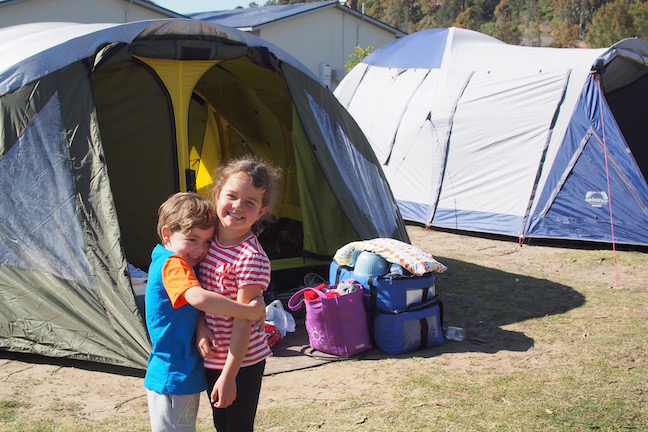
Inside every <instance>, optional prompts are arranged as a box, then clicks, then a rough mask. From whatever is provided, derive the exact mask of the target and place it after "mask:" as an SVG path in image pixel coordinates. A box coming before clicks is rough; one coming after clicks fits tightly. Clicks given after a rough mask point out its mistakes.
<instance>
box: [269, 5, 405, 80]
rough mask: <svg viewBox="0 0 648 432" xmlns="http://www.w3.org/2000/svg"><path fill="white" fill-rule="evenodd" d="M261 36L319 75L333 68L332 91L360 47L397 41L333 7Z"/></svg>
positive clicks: (275, 26) (274, 27)
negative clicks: (323, 65) (323, 70)
mask: <svg viewBox="0 0 648 432" xmlns="http://www.w3.org/2000/svg"><path fill="white" fill-rule="evenodd" d="M257 36H259V37H261V38H263V39H265V40H267V41H268V42H271V43H273V44H275V45H277V46H278V47H280V48H281V49H283V50H284V51H286V52H288V53H290V54H291V55H293V56H294V57H295V58H297V60H299V61H300V62H302V63H303V64H304V65H305V66H306V67H307V68H309V69H310V70H311V71H313V72H314V73H315V74H316V75H318V76H320V78H322V76H321V71H322V64H328V65H330V70H331V81H330V88H331V90H334V89H335V87H337V85H338V84H339V82H340V81H341V80H342V78H343V77H344V75H345V74H346V70H345V69H344V65H345V64H346V63H347V62H348V61H349V59H350V57H349V56H350V55H351V53H353V52H354V51H355V48H356V46H360V47H362V48H363V49H365V48H367V47H368V46H372V47H373V48H374V50H375V49H377V48H379V47H381V46H383V45H385V44H387V43H389V42H392V41H394V40H395V39H396V36H395V35H394V34H393V33H390V32H388V31H386V30H382V29H381V28H379V27H377V26H375V25H373V24H370V23H368V22H366V21H363V20H362V19H358V18H356V17H355V16H353V15H351V14H348V13H344V11H342V10H339V9H337V8H329V9H324V10H321V11H315V12H313V13H310V14H304V15H301V16H299V18H298V19H289V20H284V21H282V22H280V23H278V24H275V25H269V26H266V27H263V28H261V29H260V31H259V32H258V34H257Z"/></svg>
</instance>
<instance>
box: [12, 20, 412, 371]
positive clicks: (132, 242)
mask: <svg viewBox="0 0 648 432" xmlns="http://www.w3.org/2000/svg"><path fill="white" fill-rule="evenodd" d="M0 41H2V42H1V43H0V191H1V192H0V194H1V196H2V198H1V199H0V296H1V297H2V303H1V304H0V349H3V350H10V351H18V352H28V353H36V354H42V355H46V356H52V357H69V358H74V359H82V360H90V361H94V362H100V363H106V364H115V365H122V366H128V367H136V368H143V367H145V366H146V359H147V355H148V350H149V348H150V345H149V340H148V337H147V333H146V329H145V325H144V323H143V320H142V316H141V313H140V311H139V309H138V307H137V303H136V298H135V294H134V291H133V287H132V283H131V280H130V279H129V276H130V274H129V270H128V269H129V263H130V264H133V265H134V266H136V267H139V268H142V269H146V268H147V266H148V262H149V256H150V251H151V249H152V247H153V246H154V245H155V244H156V242H157V237H156V234H155V225H156V219H157V208H158V206H159V204H160V203H161V202H162V201H163V200H164V199H166V198H167V197H168V196H169V195H171V194H173V193H174V192H176V191H183V190H197V191H198V192H199V193H202V194H204V195H206V196H211V192H210V186H211V184H212V179H211V175H212V174H213V172H214V168H216V167H217V166H218V165H219V164H220V163H222V161H225V160H227V159H229V158H231V157H234V156H237V155H242V154H244V153H255V154H260V155H263V156H264V157H266V158H268V159H270V160H272V161H274V162H275V163H277V164H278V165H280V166H282V167H283V169H284V172H285V176H284V184H283V199H282V202H281V205H280V206H279V208H278V216H279V220H278V223H277V224H276V225H275V226H273V227H272V228H270V229H269V230H267V231H266V232H265V233H264V234H263V235H262V238H261V240H262V243H263V245H264V247H265V248H266V250H267V251H268V254H269V255H270V257H271V259H272V262H273V269H277V270H280V269H288V268H295V267H304V268H308V266H309V265H313V264H314V263H320V264H322V263H326V262H327V260H330V258H331V257H332V256H333V254H334V253H335V252H336V250H337V248H339V247H341V246H342V245H344V244H345V243H347V242H349V241H354V240H358V239H368V238H373V237H392V238H396V239H400V240H402V241H409V240H408V237H407V232H406V230H405V227H404V224H403V222H402V219H401V218H400V215H399V212H398V209H397V206H396V204H395V201H394V199H393V196H392V194H391V191H390V189H389V187H388V184H387V182H386V180H385V178H384V175H383V173H382V170H381V168H380V165H379V163H378V162H377V160H376V158H375V155H374V153H373V151H372V150H371V147H370V146H369V144H368V142H367V140H366V138H365V137H364V135H363V134H362V132H361V131H360V129H359V128H358V126H357V125H356V123H355V122H354V121H353V120H352V118H351V117H350V115H349V114H348V113H347V112H346V111H345V110H344V109H343V108H342V107H341V106H340V104H339V103H338V102H337V99H336V98H335V97H334V96H333V95H332V93H331V92H330V91H329V90H328V89H326V88H325V87H324V86H323V85H322V84H321V82H320V81H319V80H318V79H317V78H316V77H315V76H314V75H312V73H310V72H309V71H308V70H307V69H306V68H305V67H304V66H303V65H301V64H300V63H299V62H297V61H296V60H295V59H293V58H292V57H290V56H289V55H288V54H286V53H285V52H283V51H281V50H280V49H278V48H277V47H275V46H273V45H271V44H269V43H267V42H265V41H263V40H261V39H258V38H256V37H254V36H251V35H248V34H245V33H242V32H239V31H237V30H234V29H230V28H227V27H222V26H218V25H215V24H210V23H205V22H200V21H194V20H188V19H187V20H185V19H171V20H152V21H142V22H134V23H126V24H70V23H39V24H28V25H22V26H16V27H10V28H6V29H2V30H0Z"/></svg>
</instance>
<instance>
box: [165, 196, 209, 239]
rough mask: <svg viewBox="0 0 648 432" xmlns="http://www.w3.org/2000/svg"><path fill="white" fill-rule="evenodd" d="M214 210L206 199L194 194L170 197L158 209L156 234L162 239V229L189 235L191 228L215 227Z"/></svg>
mask: <svg viewBox="0 0 648 432" xmlns="http://www.w3.org/2000/svg"><path fill="white" fill-rule="evenodd" d="M217 220H218V219H216V210H215V209H214V205H213V204H212V203H211V202H210V201H209V200H208V199H206V198H204V197H202V196H200V195H198V194H197V193H195V192H178V193H176V194H174V195H171V196H170V197H169V198H168V199H167V200H166V201H164V202H163V203H162V205H161V206H160V208H159V209H158V224H157V234H158V237H160V240H162V241H163V238H162V227H163V226H165V225H166V226H167V227H168V228H169V230H170V231H171V232H175V231H180V232H181V233H183V234H185V235H186V234H189V232H191V230H192V229H193V228H201V229H209V228H214V227H215V226H216V221H217Z"/></svg>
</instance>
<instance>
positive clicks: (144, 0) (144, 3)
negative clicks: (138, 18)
mask: <svg viewBox="0 0 648 432" xmlns="http://www.w3.org/2000/svg"><path fill="white" fill-rule="evenodd" d="M27 1H29V0H0V7H3V6H9V5H13V4H18V3H24V2H27ZM124 1H127V2H129V3H134V4H136V5H138V6H141V7H143V8H146V9H150V10H152V11H155V12H158V13H161V14H164V15H168V16H169V18H186V17H187V16H186V15H182V14H179V13H177V12H174V11H172V10H170V9H166V8H163V7H162V6H158V5H156V4H155V3H153V2H152V1H151V0H124Z"/></svg>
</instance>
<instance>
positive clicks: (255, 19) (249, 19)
mask: <svg viewBox="0 0 648 432" xmlns="http://www.w3.org/2000/svg"><path fill="white" fill-rule="evenodd" d="M328 8H338V9H341V10H343V11H344V12H346V13H350V14H352V15H355V16H356V17H357V18H359V19H362V20H364V21H367V22H369V23H371V24H374V25H376V26H378V27H381V28H382V29H384V30H386V31H388V32H390V33H393V34H394V35H396V37H403V36H406V35H407V33H405V32H403V31H401V30H399V29H397V28H395V27H392V26H390V25H388V24H385V23H383V22H381V21H379V20H377V19H374V18H371V17H369V16H367V15H364V14H363V13H361V12H359V11H357V10H355V9H351V8H349V7H348V6H345V5H343V4H340V2H338V1H337V0H333V1H320V2H312V3H295V4H287V5H278V6H263V7H257V8H247V9H233V10H224V11H213V12H198V13H193V14H188V15H187V16H189V17H191V18H193V19H197V20H202V21H208V22H213V23H217V24H221V25H226V26H229V27H234V28H237V29H239V30H243V31H249V32H252V31H255V30H259V29H260V28H262V27H265V26H269V25H273V24H277V23H278V22H281V21H283V20H286V19H291V18H294V17H296V16H299V15H303V14H307V13H311V12H314V11H318V10H322V9H328Z"/></svg>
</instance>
